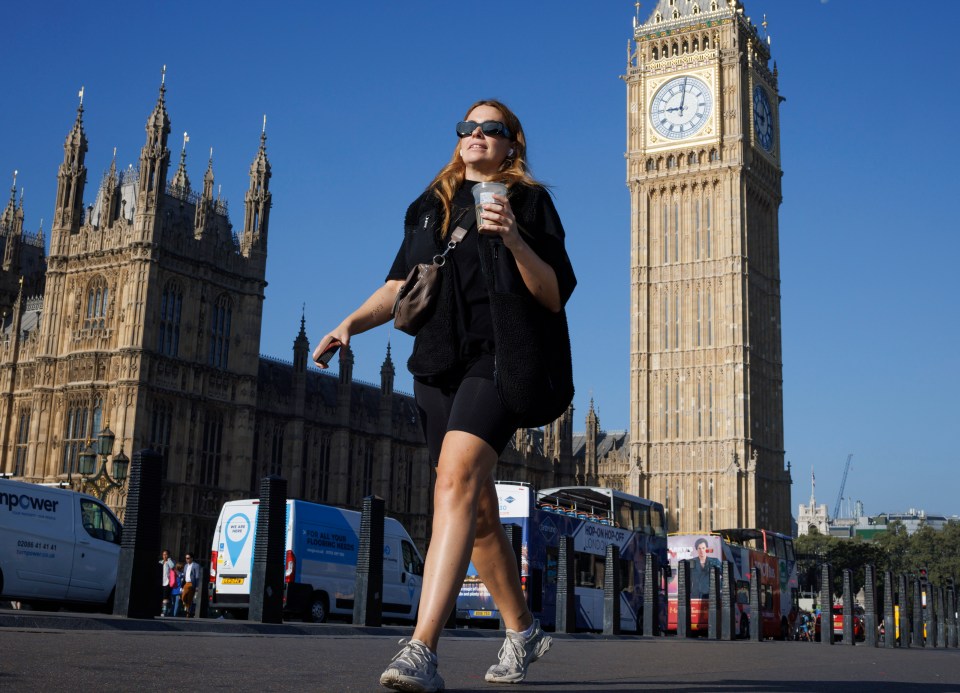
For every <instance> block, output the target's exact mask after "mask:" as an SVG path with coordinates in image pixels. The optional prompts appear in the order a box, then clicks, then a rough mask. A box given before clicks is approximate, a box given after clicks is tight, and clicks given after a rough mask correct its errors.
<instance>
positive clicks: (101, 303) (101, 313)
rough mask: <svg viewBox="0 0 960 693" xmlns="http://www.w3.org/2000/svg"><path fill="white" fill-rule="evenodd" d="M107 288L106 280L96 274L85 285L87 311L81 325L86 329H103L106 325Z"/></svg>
mask: <svg viewBox="0 0 960 693" xmlns="http://www.w3.org/2000/svg"><path fill="white" fill-rule="evenodd" d="M109 298H110V296H109V288H108V287H107V282H106V280H105V279H104V278H103V277H101V276H99V275H98V276H96V277H94V278H93V280H91V282H90V284H89V285H88V286H87V312H86V316H85V317H84V321H83V326H84V327H85V328H87V329H103V328H104V327H105V326H106V319H107V306H108V304H109Z"/></svg>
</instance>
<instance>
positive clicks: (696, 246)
mask: <svg viewBox="0 0 960 693" xmlns="http://www.w3.org/2000/svg"><path fill="white" fill-rule="evenodd" d="M693 233H694V236H693V241H694V242H693V257H694V259H695V260H699V259H700V200H699V199H697V200H694V202H693ZM697 346H699V344H698V345H697Z"/></svg>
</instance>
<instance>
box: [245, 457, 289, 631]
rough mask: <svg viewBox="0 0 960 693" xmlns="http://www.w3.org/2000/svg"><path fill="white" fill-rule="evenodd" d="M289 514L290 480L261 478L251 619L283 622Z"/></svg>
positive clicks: (251, 584) (251, 580)
mask: <svg viewBox="0 0 960 693" xmlns="http://www.w3.org/2000/svg"><path fill="white" fill-rule="evenodd" d="M286 516H287V480H286V479H282V478H280V477H279V476H276V475H270V476H266V477H264V478H263V479H261V480H260V508H259V509H258V510H257V536H256V539H255V540H254V543H253V571H252V573H251V575H250V613H249V619H250V620H251V621H259V622H260V623H283V571H284V565H283V564H284V560H283V558H284V557H283V554H284V548H285V545H286V542H285V541H284V539H285V537H286V533H287V517H286Z"/></svg>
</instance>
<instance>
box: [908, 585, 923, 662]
mask: <svg viewBox="0 0 960 693" xmlns="http://www.w3.org/2000/svg"><path fill="white" fill-rule="evenodd" d="M910 592H911V594H912V595H913V596H912V601H913V637H914V644H915V645H916V646H917V647H923V646H924V638H925V637H926V636H925V634H924V632H923V594H922V593H921V590H920V581H919V580H918V579H916V578H913V579H911V580H910Z"/></svg>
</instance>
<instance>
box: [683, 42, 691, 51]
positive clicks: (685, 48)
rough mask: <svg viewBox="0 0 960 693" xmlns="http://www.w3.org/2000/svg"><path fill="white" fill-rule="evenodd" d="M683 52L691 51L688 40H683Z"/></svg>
mask: <svg viewBox="0 0 960 693" xmlns="http://www.w3.org/2000/svg"><path fill="white" fill-rule="evenodd" d="M683 52H684V53H689V52H690V44H689V43H687V42H686V41H684V42H683Z"/></svg>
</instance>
